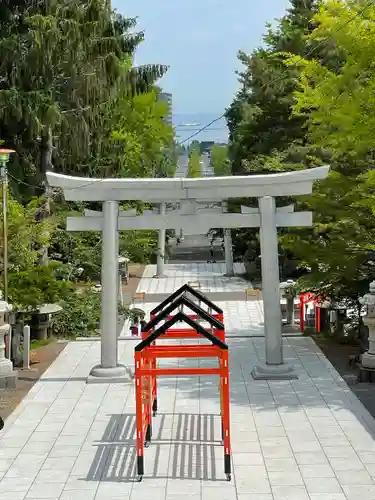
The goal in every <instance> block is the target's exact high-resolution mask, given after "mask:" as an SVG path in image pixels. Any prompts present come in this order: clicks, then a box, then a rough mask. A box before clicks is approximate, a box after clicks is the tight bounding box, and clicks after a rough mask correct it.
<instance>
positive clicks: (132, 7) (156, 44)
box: [113, 0, 289, 114]
mask: <svg viewBox="0 0 375 500" xmlns="http://www.w3.org/2000/svg"><path fill="white" fill-rule="evenodd" d="M288 3H289V2H288V0H264V1H258V0H232V1H231V0H131V1H129V0H113V7H115V8H117V9H118V10H119V11H120V12H121V13H122V14H124V15H125V16H127V17H138V18H139V24H138V27H139V29H141V30H144V31H145V42H144V43H143V44H142V46H141V47H140V49H139V52H138V54H137V57H136V64H145V63H161V64H167V65H169V66H170V69H169V71H168V74H167V75H166V76H165V77H164V78H163V80H162V81H161V85H162V87H163V89H164V90H165V91H167V92H172V94H173V108H174V113H178V114H187V113H194V114H196V113H213V114H220V113H222V112H223V111H224V109H225V108H226V107H227V106H228V105H229V104H230V102H231V100H232V97H233V94H234V93H235V91H236V90H237V78H236V75H235V74H234V72H235V70H236V69H238V68H239V65H238V63H237V58H236V54H237V51H238V50H239V49H242V50H244V51H246V52H250V51H251V50H252V49H254V48H256V47H257V46H259V45H260V44H261V37H262V34H263V33H264V31H265V23H266V22H267V21H272V20H273V19H274V18H277V17H281V16H282V15H283V14H284V12H285V9H286V7H287V5H288Z"/></svg>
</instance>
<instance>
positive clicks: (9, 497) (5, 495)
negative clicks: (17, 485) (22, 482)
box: [0, 491, 26, 500]
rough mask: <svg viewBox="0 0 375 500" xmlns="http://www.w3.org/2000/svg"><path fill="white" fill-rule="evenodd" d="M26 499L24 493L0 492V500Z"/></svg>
mask: <svg viewBox="0 0 375 500" xmlns="http://www.w3.org/2000/svg"><path fill="white" fill-rule="evenodd" d="M25 497H26V492H20V491H2V492H1V496H0V498H1V500H24V498H25Z"/></svg>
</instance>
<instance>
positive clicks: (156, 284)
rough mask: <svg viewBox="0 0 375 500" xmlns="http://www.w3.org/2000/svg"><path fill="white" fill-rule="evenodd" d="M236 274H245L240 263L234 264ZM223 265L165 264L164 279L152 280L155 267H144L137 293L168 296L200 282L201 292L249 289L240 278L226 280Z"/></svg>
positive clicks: (246, 283)
mask: <svg viewBox="0 0 375 500" xmlns="http://www.w3.org/2000/svg"><path fill="white" fill-rule="evenodd" d="M234 268H235V269H234V270H235V273H236V274H243V273H244V272H245V269H244V266H243V264H242V263H240V262H236V263H235V264H234ZM224 273H225V264H224V263H222V262H218V263H216V264H209V263H205V262H199V263H197V262H189V263H185V264H180V263H179V264H167V265H166V266H165V274H166V278H161V279H156V278H153V276H155V274H156V265H149V266H147V267H146V269H145V271H144V273H143V276H142V279H141V281H140V283H139V285H138V288H137V292H139V293H145V294H146V295H153V294H162V293H165V294H170V293H172V292H174V291H175V290H177V289H178V288H180V287H181V286H182V285H184V284H185V283H187V282H188V281H197V280H198V281H200V283H201V285H202V292H207V291H209V292H213V293H215V292H227V293H228V294H229V293H233V292H238V291H241V292H242V291H243V292H244V291H245V289H246V288H251V286H252V285H251V283H249V282H247V281H245V280H244V279H242V278H240V277H237V276H236V277H233V278H227V277H225V276H223V275H224Z"/></svg>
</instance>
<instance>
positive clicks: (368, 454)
mask: <svg viewBox="0 0 375 500" xmlns="http://www.w3.org/2000/svg"><path fill="white" fill-rule="evenodd" d="M0 453H1V452H0ZM358 457H359V458H360V460H361V461H362V462H363V463H364V464H375V452H374V451H358Z"/></svg>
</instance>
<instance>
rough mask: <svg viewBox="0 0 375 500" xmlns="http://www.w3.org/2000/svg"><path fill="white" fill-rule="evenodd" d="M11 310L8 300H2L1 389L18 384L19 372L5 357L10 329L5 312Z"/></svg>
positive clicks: (10, 387)
mask: <svg viewBox="0 0 375 500" xmlns="http://www.w3.org/2000/svg"><path fill="white" fill-rule="evenodd" d="M11 310H12V307H11V306H10V305H9V304H8V303H7V302H4V301H0V389H15V388H16V386H17V372H15V371H14V370H13V363H12V362H11V360H10V359H8V358H6V357H5V335H8V334H9V331H10V325H9V324H8V323H6V322H5V314H6V313H8V312H10V311H11Z"/></svg>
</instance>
